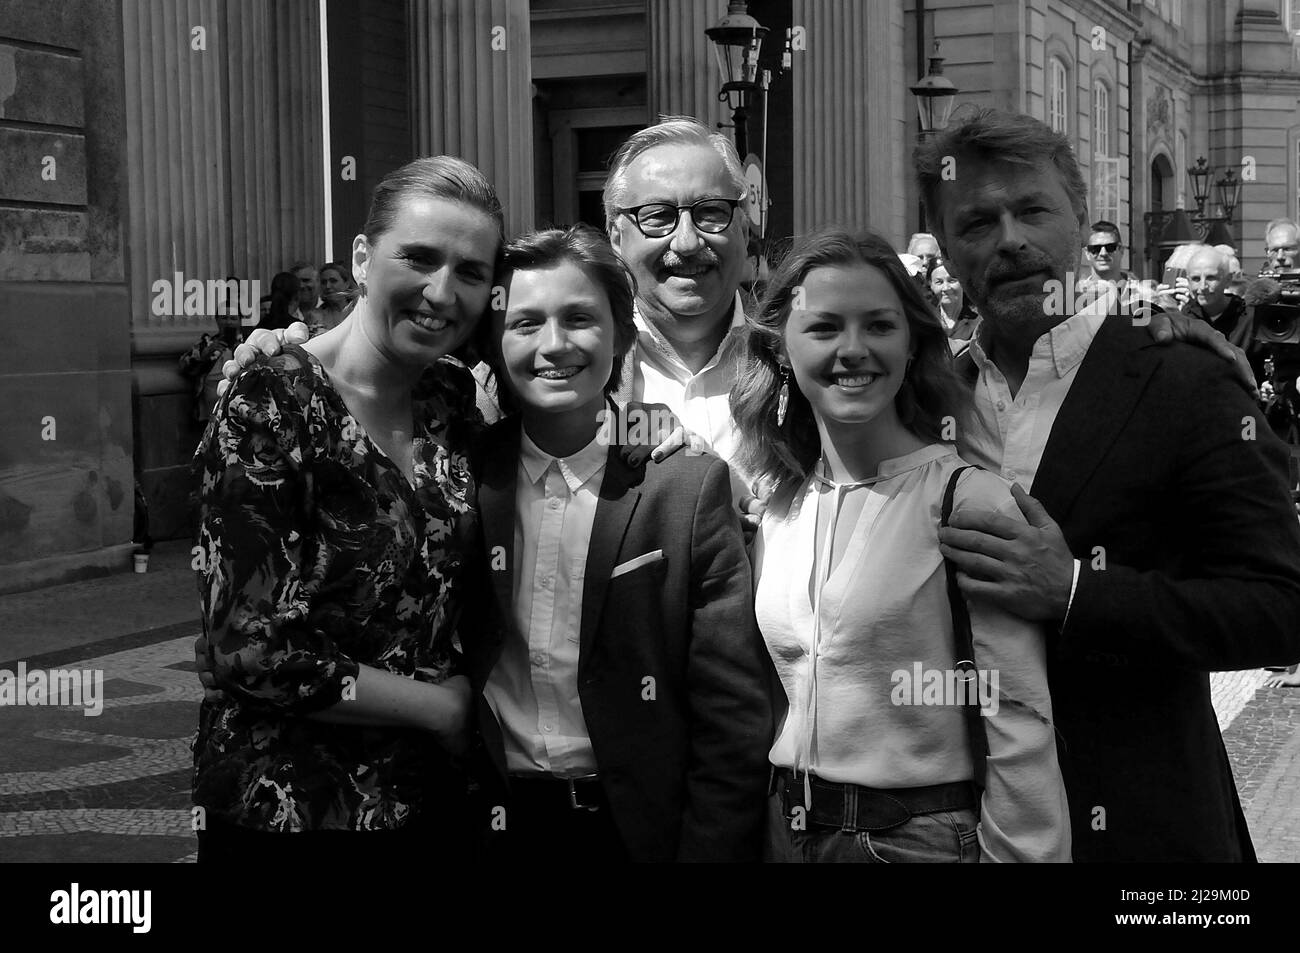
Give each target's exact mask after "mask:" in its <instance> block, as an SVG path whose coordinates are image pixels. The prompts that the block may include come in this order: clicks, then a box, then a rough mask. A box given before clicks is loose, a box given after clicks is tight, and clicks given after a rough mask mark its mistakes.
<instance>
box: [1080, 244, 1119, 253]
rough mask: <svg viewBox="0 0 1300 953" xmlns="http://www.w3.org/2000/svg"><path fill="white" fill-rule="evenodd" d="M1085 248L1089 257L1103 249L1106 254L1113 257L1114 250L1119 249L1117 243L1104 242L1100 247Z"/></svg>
mask: <svg viewBox="0 0 1300 953" xmlns="http://www.w3.org/2000/svg"><path fill="white" fill-rule="evenodd" d="M1087 248H1088V254H1090V255H1096V254H1098V253H1099V252H1101V250H1102V249H1105V250H1106V252H1107V253H1108V254H1111V255H1113V254H1115V249H1117V248H1119V242H1104V243H1103V244H1100V245H1088V246H1087Z"/></svg>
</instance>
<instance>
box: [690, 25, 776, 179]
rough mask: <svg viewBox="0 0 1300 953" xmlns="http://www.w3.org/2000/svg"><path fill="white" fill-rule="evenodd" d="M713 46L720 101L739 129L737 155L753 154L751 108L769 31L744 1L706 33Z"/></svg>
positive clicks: (757, 86) (737, 133)
mask: <svg viewBox="0 0 1300 953" xmlns="http://www.w3.org/2000/svg"><path fill="white" fill-rule="evenodd" d="M704 33H705V35H706V36H707V37H708V38H709V39H710V40H711V41H712V42H713V44H714V46H713V52H714V55H715V56H716V57H717V60H718V69H719V70H721V72H722V78H723V84H722V90H721V91H720V92H719V93H718V99H719V101H721V102H725V103H727V104H728V105H729V106H730V107H731V119H732V122H733V123H735V126H736V151H737V152H739V153H740V157H741V158H742V159H744V157H745V156H746V155H747V154H748V152H749V146H748V141H747V140H748V136H747V131H746V128H745V124H746V122H747V121H748V119H749V106H750V103H751V102H752V101H753V97H754V93H755V92H756V91H757V90H758V88H759V82H758V55H759V52H760V51H761V50H762V48H763V37H765V36H767V27H765V26H763V25H762V24H761V23H759V22H758V21H757V20H755V19H754V18H753V17H751V16H750V15H749V5H748V4H747V3H744V2H743V0H732V2H730V3H728V4H727V13H726V15H725V16H724V17H723V18H722V19H721V20H719V21H718V22H717V23H716V24H714V25H713V26H711V27H709V28H708V29H707V30H705V31H704Z"/></svg>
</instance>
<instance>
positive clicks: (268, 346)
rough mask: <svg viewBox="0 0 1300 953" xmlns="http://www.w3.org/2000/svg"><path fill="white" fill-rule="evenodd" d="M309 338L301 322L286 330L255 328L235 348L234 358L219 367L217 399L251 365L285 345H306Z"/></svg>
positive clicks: (309, 335)
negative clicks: (220, 378)
mask: <svg viewBox="0 0 1300 953" xmlns="http://www.w3.org/2000/svg"><path fill="white" fill-rule="evenodd" d="M310 337H311V330H310V329H309V328H308V327H307V325H305V324H303V323H302V322H301V321H295V322H293V324H291V325H289V326H288V327H287V328H276V329H275V330H271V329H268V328H257V329H256V330H255V331H253V333H252V334H250V335H249V336H248V340H247V341H245V342H244V343H243V344H241V345H239V347H237V348H235V354H234V357H233V358H232V359H231V360H229V361H226V363H225V364H223V365H222V366H221V373H222V375H223V379H222V380H220V381H218V382H217V397H220V396H221V395H222V394H224V393H225V392H226V388H227V387H229V386H230V384H231V382H232V381H234V379H235V378H236V377H238V376H239V374H240V372H241V371H244V370H246V369H248V368H250V367H252V366H253V365H255V364H257V363H259V362H261V361H264V360H266V359H267V358H271V357H275V356H276V355H277V354H279V353H280V352H281V351H282V350H284V346H285V345H286V344H306V343H307V341H308V339H309V338H310Z"/></svg>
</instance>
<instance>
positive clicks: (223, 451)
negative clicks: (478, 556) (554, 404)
mask: <svg viewBox="0 0 1300 953" xmlns="http://www.w3.org/2000/svg"><path fill="white" fill-rule="evenodd" d="M413 398H414V407H415V414H414V417H415V419H414V421H413V434H414V441H413V458H414V473H415V481H414V485H412V484H411V483H410V482H409V481H408V480H407V479H406V476H405V475H404V474H403V473H402V472H401V470H400V469H399V468H398V467H397V466H396V465H395V464H394V463H393V462H392V461H391V460H390V459H389V458H388V457H387V456H386V455H385V454H384V453H383V451H381V450H380V449H379V448H378V447H377V446H376V445H375V444H374V443H373V442H372V441H371V440H370V438H369V437H368V436H367V435H366V433H365V431H364V430H363V429H362V427H361V426H360V425H359V424H358V423H357V422H356V420H354V419H353V417H352V415H351V414H350V413H349V412H348V409H347V407H346V406H345V405H344V403H343V400H342V398H341V397H340V396H339V394H338V392H337V391H336V390H335V389H334V388H333V386H332V385H331V384H330V381H329V378H328V377H327V375H326V374H325V371H324V369H323V368H322V367H321V365H320V364H319V362H317V361H316V359H315V358H314V357H312V356H310V355H308V354H307V352H306V351H304V350H302V349H301V348H298V347H292V346H291V347H286V348H285V351H284V353H283V354H282V355H280V356H279V357H276V358H274V359H272V360H271V361H269V362H267V363H265V364H262V365H259V366H257V367H254V368H251V369H249V370H248V371H246V372H245V373H244V374H242V375H241V376H240V378H239V379H238V380H237V381H236V382H235V383H234V385H233V386H232V387H231V388H230V389H229V390H228V391H227V393H226V396H225V398H224V399H223V401H222V402H221V405H220V407H219V408H218V411H217V413H216V415H215V416H214V417H213V419H212V421H211V423H210V424H209V426H208V429H207V431H206V432H205V433H204V436H203V440H202V442H201V443H200V445H199V448H198V451H197V453H196V454H195V459H194V470H195V472H196V474H197V475H198V477H199V479H200V481H201V482H200V488H199V498H200V504H201V518H202V522H201V526H200V530H199V546H198V554H197V556H196V568H198V570H199V590H200V597H201V601H202V609H203V626H204V631H205V633H206V635H207V640H208V652H209V664H210V665H211V667H212V670H213V673H214V675H215V676H216V678H217V682H218V684H219V686H220V687H221V688H222V689H223V691H224V693H225V698H224V700H222V701H220V702H218V703H215V704H210V703H204V705H203V708H202V709H201V712H200V724H199V732H198V737H197V739H196V741H195V747H194V803H195V804H196V805H198V806H201V807H203V808H204V810H205V811H206V813H207V816H209V817H216V818H219V819H221V820H223V821H225V822H227V823H232V824H236V825H239V826H242V827H245V828H250V829H254V830H265V831H278V832H284V831H304V830H391V829H396V828H400V827H403V826H406V825H408V824H411V823H414V822H415V821H416V820H418V819H419V816H420V811H421V807H422V805H424V806H425V807H426V808H430V809H432V807H433V805H434V804H435V803H440V802H438V800H437V799H438V797H439V796H445V795H446V794H447V792H448V791H449V790H450V789H453V788H456V787H457V786H458V785H459V786H460V788H461V790H460V792H458V793H463V782H460V781H458V780H457V779H458V778H459V777H460V775H459V773H458V772H457V771H455V770H454V769H453V767H452V764H451V761H450V760H449V758H448V757H447V755H446V754H445V753H443V751H442V750H441V749H440V748H439V746H438V745H437V743H436V741H435V740H434V739H433V737H432V736H431V735H429V734H427V733H424V732H420V731H416V730H413V729H403V728H396V727H393V728H368V727H367V728H363V727H354V726H350V725H342V724H334V723H327V722H321V721H315V720H312V719H308V718H305V717H303V716H304V715H307V714H308V713H311V712H316V711H320V710H322V709H325V708H328V707H330V706H331V705H334V704H335V703H338V702H340V701H341V700H345V699H347V698H348V697H349V693H351V692H353V691H354V688H355V682H356V678H357V674H358V670H359V669H358V667H359V666H360V665H362V664H365V665H370V666H375V667H379V668H384V669H387V670H388V671H390V672H393V673H395V674H398V675H403V676H406V677H409V678H414V679H419V680H423V681H429V682H435V683H436V682H441V681H443V680H445V679H447V678H449V677H451V676H452V675H454V674H457V673H458V671H459V665H460V655H459V652H458V651H457V649H456V647H454V645H453V642H454V636H455V629H456V625H457V621H458V616H459V612H460V607H461V605H460V604H461V600H462V591H461V589H462V581H461V579H460V570H461V565H462V561H463V559H464V558H465V554H466V552H467V551H469V549H470V544H471V542H472V540H473V539H474V537H475V534H476V533H477V531H478V530H477V509H476V494H475V487H474V482H473V479H472V477H471V475H470V470H469V465H468V462H467V458H466V450H467V448H468V447H469V444H470V441H471V439H472V438H473V436H474V434H475V433H476V432H477V430H478V428H479V425H480V423H481V419H480V417H479V414H478V411H477V410H476V408H475V403H474V382H473V378H472V377H471V376H470V373H469V371H468V370H466V369H465V368H464V367H463V366H461V365H459V364H456V363H454V362H452V361H448V360H444V361H442V362H440V363H439V364H438V365H437V366H436V367H433V368H430V369H428V370H427V371H426V372H425V374H424V376H423V377H422V378H421V379H420V381H419V383H418V385H417V386H416V388H415V390H414V392H413ZM441 803H445V798H444V801H443V802H441Z"/></svg>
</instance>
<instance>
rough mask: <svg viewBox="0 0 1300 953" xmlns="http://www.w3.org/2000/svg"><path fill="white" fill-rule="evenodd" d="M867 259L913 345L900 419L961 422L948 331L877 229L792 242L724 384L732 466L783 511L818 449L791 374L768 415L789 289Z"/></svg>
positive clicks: (917, 430)
mask: <svg viewBox="0 0 1300 953" xmlns="http://www.w3.org/2000/svg"><path fill="white" fill-rule="evenodd" d="M852 265H870V266H872V267H873V268H876V269H879V270H880V271H881V272H883V273H884V275H885V277H886V278H888V279H889V283H890V285H891V286H893V289H894V291H895V293H897V295H898V297H899V300H900V301H901V302H902V304H903V314H904V316H905V317H906V319H907V328H908V334H909V335H910V340H911V342H912V346H913V347H914V349H915V355H914V357H913V359H912V363H911V366H910V368H909V370H908V372H907V377H906V382H907V386H904V387H902V388H900V389H899V392H898V395H897V396H896V397H895V399H894V406H895V407H896V408H897V410H898V419H899V421H900V422H901V423H902V424H903V426H905V427H906V428H907V429H908V430H910V431H911V432H912V433H914V434H915V435H916V436H917V437H919V438H921V439H922V440H926V441H930V442H941V441H943V440H944V439H945V437H947V438H948V439H951V437H952V433H951V432H948V427H947V426H946V424H947V423H948V422H949V421H948V420H947V418H951V422H952V424H953V425H954V429H955V428H960V427H962V426H964V425H965V422H966V419H967V415H968V413H969V408H970V405H971V397H970V393H969V391H968V390H967V388H966V386H965V385H964V384H963V382H962V381H961V379H960V378H959V377H958V376H957V373H956V371H955V370H954V369H953V364H952V351H951V349H950V348H949V346H948V335H947V333H946V332H945V331H944V329H943V325H942V324H940V323H939V319H938V317H937V316H936V315H935V313H934V312H933V311H931V310H930V308H929V306H928V305H927V304H926V302H925V299H924V298H923V297H922V295H921V290H920V288H918V287H917V285H916V282H915V281H913V280H912V278H911V277H910V276H909V275H908V274H907V272H906V271H905V270H904V269H903V265H902V263H901V262H900V261H899V260H898V255H897V253H896V252H895V251H894V250H893V248H891V247H890V245H889V243H888V242H887V241H885V240H884V239H883V238H881V237H880V236H879V235H877V234H876V233H875V232H871V231H864V232H859V233H856V234H855V233H850V232H849V231H846V230H843V229H839V228H828V229H824V230H821V231H818V232H815V233H813V234H811V235H808V236H806V237H804V238H803V239H801V240H799V241H798V242H796V243H795V245H794V246H793V247H792V248H791V249H790V253H789V254H788V255H787V256H786V257H785V259H784V260H783V261H782V262H781V264H780V266H779V267H778V268H777V270H776V273H775V274H774V275H773V276H772V280H771V282H770V283H769V284H768V287H767V291H766V293H765V294H764V296H763V299H762V300H761V301H760V302H759V304H758V308H757V309H756V312H755V314H754V316H753V317H751V318H748V319H747V320H746V322H745V330H744V336H743V346H744V352H743V356H742V359H741V360H742V365H741V366H742V370H741V372H740V376H739V378H738V379H737V380H736V383H735V384H734V385H733V386H732V388H731V413H732V417H733V418H734V419H735V421H736V425H737V427H738V428H739V430H740V436H741V446H740V467H741V468H742V469H743V470H746V471H747V472H749V473H753V474H755V475H756V476H757V477H758V479H759V481H760V482H762V483H764V484H767V485H768V486H770V488H771V491H772V495H771V499H770V501H769V507H770V508H771V509H772V510H773V511H774V512H775V513H777V514H778V515H784V514H785V513H786V512H787V511H788V510H789V507H790V503H791V502H792V501H793V499H794V496H795V493H796V492H797V491H798V489H799V487H800V486H802V485H803V483H804V481H805V480H807V479H808V477H809V475H810V474H811V473H812V471H813V468H814V467H815V466H816V465H817V461H818V460H819V459H820V457H821V452H822V447H821V437H820V436H819V435H818V432H817V422H816V419H815V418H814V416H813V410H812V405H811V404H809V403H808V399H807V398H806V397H804V395H803V393H802V392H801V391H800V390H799V387H798V385H797V384H796V383H795V381H794V379H793V377H791V379H790V385H789V392H790V402H789V406H788V408H787V411H786V417H785V422H784V423H782V424H781V425H780V426H777V423H776V405H777V395H778V392H779V391H780V388H781V367H782V364H783V361H782V359H781V355H782V354H784V353H785V329H786V323H787V322H788V321H789V318H790V311H791V309H792V305H793V301H794V297H795V293H796V289H797V288H798V287H799V286H800V285H801V284H802V283H803V281H804V279H805V278H806V277H807V276H808V273H809V272H810V271H812V270H813V269H814V268H822V267H828V266H829V267H842V266H852Z"/></svg>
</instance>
